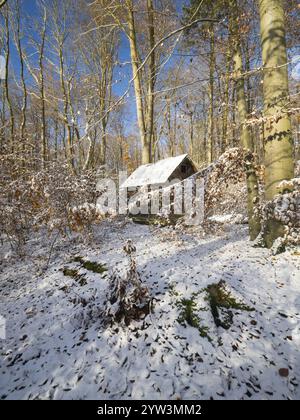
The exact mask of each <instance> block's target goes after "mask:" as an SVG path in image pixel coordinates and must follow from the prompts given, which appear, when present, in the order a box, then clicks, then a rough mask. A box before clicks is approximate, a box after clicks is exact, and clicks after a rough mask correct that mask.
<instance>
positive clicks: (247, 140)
mask: <svg viewBox="0 0 300 420" xmlns="http://www.w3.org/2000/svg"><path fill="white" fill-rule="evenodd" d="M236 36H237V34H236ZM242 73H243V59H242V51H241V46H240V40H239V37H238V36H237V38H236V45H235V52H234V75H235V80H236V86H235V88H236V101H237V109H238V114H239V120H240V125H241V145H242V147H243V148H244V149H245V150H247V151H248V150H249V152H250V153H248V154H247V153H246V156H245V160H246V177H247V208H248V221H249V233H250V239H251V240H252V241H253V240H254V239H256V238H257V236H258V235H259V233H260V230H261V224H260V219H259V217H258V216H256V215H255V213H254V207H255V204H256V203H258V199H259V197H258V193H259V191H258V180H257V176H256V172H255V167H254V162H253V155H252V153H251V152H253V151H254V150H253V149H254V147H253V138H252V136H251V132H250V128H249V127H248V126H247V125H245V121H246V119H247V116H248V104H247V99H246V94H245V81H244V79H243V77H242V76H241V74H242Z"/></svg>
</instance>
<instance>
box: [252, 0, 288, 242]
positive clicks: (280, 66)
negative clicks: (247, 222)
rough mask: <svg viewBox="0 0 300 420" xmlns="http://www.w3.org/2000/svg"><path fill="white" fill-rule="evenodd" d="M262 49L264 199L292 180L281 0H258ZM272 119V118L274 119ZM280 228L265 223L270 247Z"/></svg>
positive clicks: (281, 234)
mask: <svg viewBox="0 0 300 420" xmlns="http://www.w3.org/2000/svg"><path fill="white" fill-rule="evenodd" d="M259 13H260V29H261V48H262V60H263V67H264V80H263V82H264V83H263V92H264V117H265V119H266V120H265V123H264V137H265V167H266V172H265V191H266V193H265V194H266V200H268V201H269V200H272V199H273V198H274V196H275V195H276V194H277V192H278V190H277V187H278V184H279V183H280V182H281V181H282V180H285V179H287V180H289V179H291V178H293V177H294V161H293V139H292V132H291V119H290V117H289V116H288V115H287V114H286V113H285V105H286V103H287V102H288V94H289V86H288V68H287V51H286V33H285V19H284V10H283V2H282V0H259ZM273 117H275V118H273ZM283 234H284V229H283V226H282V225H281V224H280V223H278V222H276V221H274V220H268V221H267V226H266V231H265V242H266V245H267V246H268V247H271V246H272V244H273V242H274V241H275V240H276V239H277V238H279V237H281V236H283Z"/></svg>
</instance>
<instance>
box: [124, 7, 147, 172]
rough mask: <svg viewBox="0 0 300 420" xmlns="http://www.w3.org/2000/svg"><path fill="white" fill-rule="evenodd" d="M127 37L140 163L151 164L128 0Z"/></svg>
mask: <svg viewBox="0 0 300 420" xmlns="http://www.w3.org/2000/svg"><path fill="white" fill-rule="evenodd" d="M127 3H128V37H129V44H130V55H131V65H132V73H133V78H134V80H133V83H134V91H135V100H136V111H137V120H138V126H139V131H140V136H141V143H142V163H143V164H147V163H150V162H151V145H150V144H149V143H148V138H147V136H146V125H145V113H144V104H143V98H142V96H143V93H142V82H141V72H140V71H139V56H138V50H137V40H136V29H135V21H134V11H133V3H132V0H128V1H127Z"/></svg>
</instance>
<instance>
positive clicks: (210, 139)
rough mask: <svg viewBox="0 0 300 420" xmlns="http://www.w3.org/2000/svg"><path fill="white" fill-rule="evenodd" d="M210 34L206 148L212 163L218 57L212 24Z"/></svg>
mask: <svg viewBox="0 0 300 420" xmlns="http://www.w3.org/2000/svg"><path fill="white" fill-rule="evenodd" d="M209 36H210V58H209V117H208V120H209V123H208V126H209V128H208V129H209V135H208V141H207V146H206V147H207V149H206V158H207V163H211V162H212V161H213V143H214V87H215V80H214V76H215V65H216V57H215V33H214V27H213V25H211V27H210V29H209Z"/></svg>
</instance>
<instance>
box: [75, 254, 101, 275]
mask: <svg viewBox="0 0 300 420" xmlns="http://www.w3.org/2000/svg"><path fill="white" fill-rule="evenodd" d="M73 262H76V263H79V264H80V265H81V266H82V267H83V268H85V269H86V270H88V271H92V272H93V273H98V274H103V273H105V272H106V271H107V267H106V266H105V265H104V264H99V263H96V262H95V261H88V260H84V259H83V258H82V257H80V256H78V257H75V258H74V260H73Z"/></svg>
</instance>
